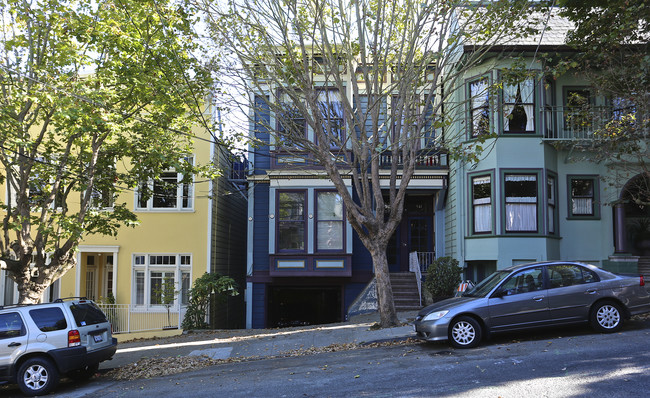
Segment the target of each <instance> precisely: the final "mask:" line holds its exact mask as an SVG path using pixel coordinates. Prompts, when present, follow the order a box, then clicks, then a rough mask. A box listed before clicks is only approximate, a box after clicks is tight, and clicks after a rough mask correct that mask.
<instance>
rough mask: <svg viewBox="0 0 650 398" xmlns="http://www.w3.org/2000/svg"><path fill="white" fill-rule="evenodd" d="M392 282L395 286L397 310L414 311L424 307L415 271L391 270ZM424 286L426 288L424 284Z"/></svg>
mask: <svg viewBox="0 0 650 398" xmlns="http://www.w3.org/2000/svg"><path fill="white" fill-rule="evenodd" d="M390 284H391V286H392V287H393V301H394V302H395V310H396V311H414V310H419V309H421V308H422V306H421V305H420V296H419V295H418V285H417V282H416V279H415V273H413V272H391V274H390ZM422 288H423V289H424V286H422Z"/></svg>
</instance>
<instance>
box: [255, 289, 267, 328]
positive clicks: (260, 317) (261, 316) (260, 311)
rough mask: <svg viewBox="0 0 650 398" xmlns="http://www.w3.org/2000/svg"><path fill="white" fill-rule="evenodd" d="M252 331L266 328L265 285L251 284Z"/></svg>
mask: <svg viewBox="0 0 650 398" xmlns="http://www.w3.org/2000/svg"><path fill="white" fill-rule="evenodd" d="M252 301H253V303H252V304H253V322H252V327H253V329H262V328H264V327H265V326H266V285H265V284H263V283H254V284H253V298H252Z"/></svg>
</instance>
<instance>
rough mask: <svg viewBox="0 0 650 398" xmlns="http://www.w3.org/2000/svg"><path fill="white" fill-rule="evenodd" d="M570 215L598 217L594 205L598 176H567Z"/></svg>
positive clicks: (596, 208)
mask: <svg viewBox="0 0 650 398" xmlns="http://www.w3.org/2000/svg"><path fill="white" fill-rule="evenodd" d="M568 180H569V192H570V194H571V197H570V201H571V202H570V204H569V210H570V217H575V218H593V217H599V214H598V206H597V205H596V201H597V194H598V178H597V177H596V176H569V177H568Z"/></svg>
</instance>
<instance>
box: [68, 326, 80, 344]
mask: <svg viewBox="0 0 650 398" xmlns="http://www.w3.org/2000/svg"><path fill="white" fill-rule="evenodd" d="M80 345H81V335H79V331H78V330H71V331H69V332H68V347H77V346H80Z"/></svg>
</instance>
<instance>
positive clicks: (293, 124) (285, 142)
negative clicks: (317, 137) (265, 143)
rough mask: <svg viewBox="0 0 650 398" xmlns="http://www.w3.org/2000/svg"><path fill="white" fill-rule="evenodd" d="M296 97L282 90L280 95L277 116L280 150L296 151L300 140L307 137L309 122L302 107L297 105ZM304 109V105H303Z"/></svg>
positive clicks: (277, 139) (277, 143)
mask: <svg viewBox="0 0 650 398" xmlns="http://www.w3.org/2000/svg"><path fill="white" fill-rule="evenodd" d="M296 96H297V94H296V95H293V96H292V95H289V93H288V92H286V91H283V90H281V91H280V92H279V94H278V97H279V109H278V111H277V113H276V115H275V117H276V121H277V137H276V145H277V146H278V147H280V149H283V148H284V149H295V148H296V147H297V146H299V144H300V140H302V139H305V138H306V137H307V121H306V119H305V116H304V115H303V113H302V112H303V111H302V110H301V109H300V108H301V107H300V106H299V105H298V104H296V101H298V100H297V99H296V98H294V97H296ZM303 109H304V105H303Z"/></svg>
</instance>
